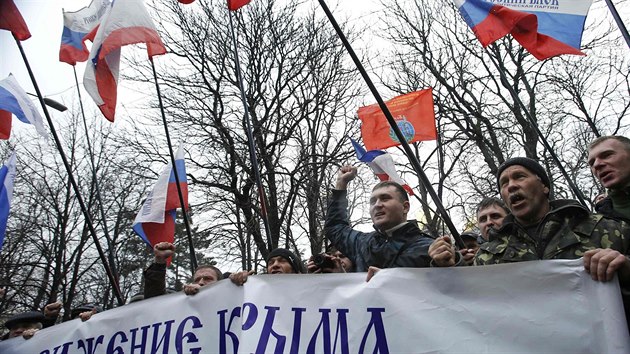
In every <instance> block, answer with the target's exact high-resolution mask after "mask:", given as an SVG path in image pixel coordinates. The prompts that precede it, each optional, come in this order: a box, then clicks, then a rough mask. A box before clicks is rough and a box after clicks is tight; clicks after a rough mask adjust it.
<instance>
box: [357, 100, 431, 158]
mask: <svg viewBox="0 0 630 354" xmlns="http://www.w3.org/2000/svg"><path fill="white" fill-rule="evenodd" d="M385 104H386V105H387V108H389V111H390V112H391V113H392V116H393V117H394V119H395V120H396V124H398V128H399V129H400V131H401V132H402V133H403V136H404V137H405V139H407V142H408V143H413V142H414V141H425V140H435V139H437V130H436V129H435V113H434V111H433V89H432V88H428V89H426V90H420V91H415V92H411V93H407V94H405V95H402V96H398V97H394V98H392V99H391V100H389V101H387V102H385ZM358 115H359V119H361V122H362V124H361V136H362V137H363V143H364V144H365V148H366V149H367V150H381V149H386V148H388V147H392V146H397V145H400V142H399V141H398V139H397V138H396V135H395V134H394V131H393V130H392V129H391V127H390V125H389V123H388V122H387V119H386V118H385V114H383V111H381V108H380V107H379V106H378V104H373V105H370V106H366V107H361V108H359V112H358Z"/></svg>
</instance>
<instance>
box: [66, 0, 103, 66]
mask: <svg viewBox="0 0 630 354" xmlns="http://www.w3.org/2000/svg"><path fill="white" fill-rule="evenodd" d="M110 5H111V2H110V0H92V2H91V3H90V5H88V6H87V7H84V8H82V9H80V10H78V11H75V12H65V11H64V12H63V32H62V33H61V47H60V49H59V61H62V62H64V63H68V64H70V65H76V63H77V62H84V61H86V60H87V59H88V57H89V55H90V52H89V51H88V49H87V47H86V46H85V40H86V37H87V35H88V34H89V33H90V32H92V30H94V29H95V28H96V27H97V26H98V25H99V23H100V22H101V19H102V18H103V16H104V15H105V12H107V9H109V6H110Z"/></svg>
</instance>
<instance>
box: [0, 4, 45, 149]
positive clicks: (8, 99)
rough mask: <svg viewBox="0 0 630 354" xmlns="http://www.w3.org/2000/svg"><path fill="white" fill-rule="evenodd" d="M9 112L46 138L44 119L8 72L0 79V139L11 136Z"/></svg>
mask: <svg viewBox="0 0 630 354" xmlns="http://www.w3.org/2000/svg"><path fill="white" fill-rule="evenodd" d="M0 1H3V0H0ZM11 114H14V115H15V116H16V117H17V118H18V119H19V120H20V121H22V122H24V123H27V124H32V125H34V126H35V130H37V132H38V133H39V135H41V136H43V137H44V138H46V139H48V135H46V129H45V128H44V119H43V118H42V116H41V114H39V111H38V110H37V108H35V105H34V104H33V102H32V101H31V100H30V99H29V97H28V95H27V94H26V92H25V91H24V89H22V87H20V85H19V84H18V82H17V81H16V80H15V78H14V77H13V75H12V74H9V76H8V77H7V78H6V79H4V80H2V81H0V139H8V138H9V136H11Z"/></svg>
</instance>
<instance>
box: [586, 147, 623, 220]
mask: <svg viewBox="0 0 630 354" xmlns="http://www.w3.org/2000/svg"><path fill="white" fill-rule="evenodd" d="M588 165H589V166H591V172H593V175H594V176H595V177H596V178H597V179H598V180H599V182H600V183H601V184H602V186H604V188H607V189H608V196H607V197H606V198H604V200H603V201H601V204H600V205H601V206H600V207H599V209H598V211H599V212H600V213H602V214H604V215H606V216H608V217H612V218H616V219H623V220H625V221H630V139H628V138H626V137H625V136H615V135H612V136H602V137H599V138H597V139H595V140H593V142H591V144H590V145H589V147H588Z"/></svg>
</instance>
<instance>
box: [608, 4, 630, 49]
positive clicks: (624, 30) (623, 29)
mask: <svg viewBox="0 0 630 354" xmlns="http://www.w3.org/2000/svg"><path fill="white" fill-rule="evenodd" d="M606 5H608V9H609V10H610V13H611V14H612V16H613V18H614V19H615V22H616V23H617V27H618V28H619V31H621V35H623V38H624V39H625V40H626V44H627V45H628V47H630V34H628V29H627V28H626V25H624V23H623V21H622V20H621V17H620V16H619V12H617V8H616V7H615V4H613V2H612V0H606Z"/></svg>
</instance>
